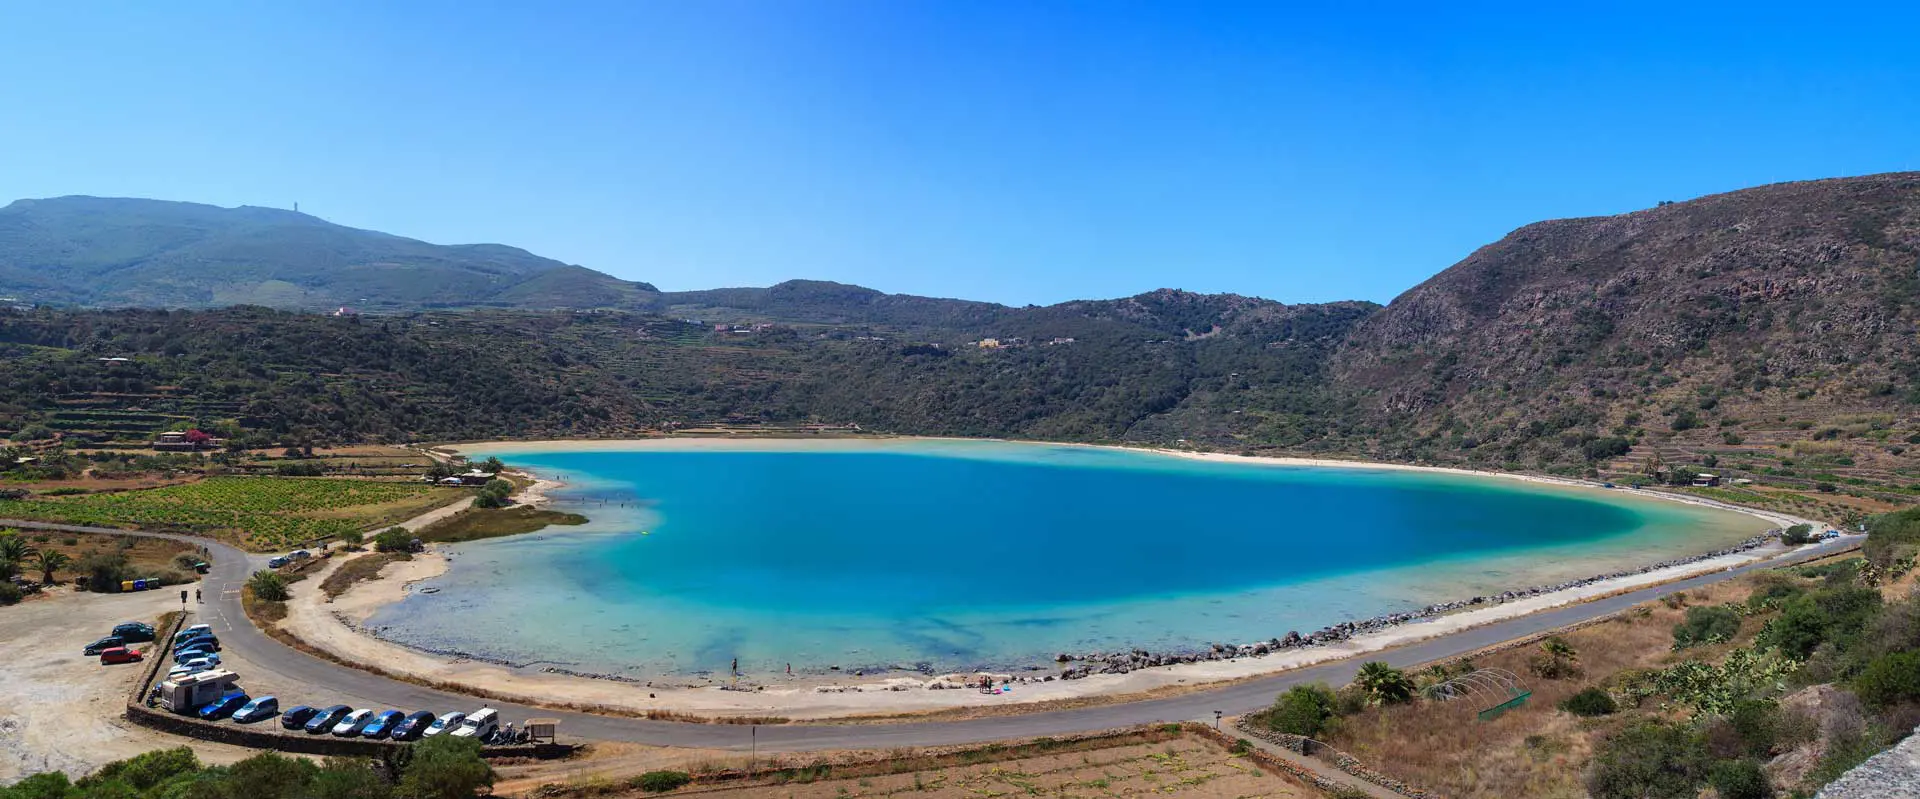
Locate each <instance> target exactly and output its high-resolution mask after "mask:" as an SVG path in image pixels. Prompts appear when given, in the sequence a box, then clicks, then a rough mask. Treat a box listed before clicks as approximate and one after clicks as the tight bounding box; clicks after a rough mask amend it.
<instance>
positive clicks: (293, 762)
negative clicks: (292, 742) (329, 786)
mask: <svg viewBox="0 0 1920 799" xmlns="http://www.w3.org/2000/svg"><path fill="white" fill-rule="evenodd" d="M319 772H320V767H319V766H316V765H314V764H313V761H311V760H307V759H305V758H298V757H288V756H286V755H283V754H280V753H278V752H262V753H260V754H257V755H254V756H253V757H249V758H247V759H245V760H242V761H240V762H238V763H235V764H233V765H232V766H230V767H228V769H227V774H226V778H225V779H223V780H221V784H220V788H221V791H220V793H219V797H218V799H306V789H307V784H308V783H309V782H311V781H312V780H313V777H314V775H315V774H318V773H319Z"/></svg>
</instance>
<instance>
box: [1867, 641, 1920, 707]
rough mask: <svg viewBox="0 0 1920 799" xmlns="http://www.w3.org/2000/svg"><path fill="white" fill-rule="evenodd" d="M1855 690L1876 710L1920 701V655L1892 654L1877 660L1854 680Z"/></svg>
mask: <svg viewBox="0 0 1920 799" xmlns="http://www.w3.org/2000/svg"><path fill="white" fill-rule="evenodd" d="M1853 687H1854V691H1855V693H1858V694H1859V695H1860V698H1861V699H1862V700H1864V701H1866V703H1867V704H1869V705H1873V706H1875V707H1890V706H1892V705H1896V704H1899V703H1902V702H1911V701H1920V652H1890V653H1888V654H1885V655H1881V656H1880V657H1877V658H1874V659H1873V660H1872V661H1871V662H1869V663H1868V664H1867V667H1866V669H1864V670H1862V671H1861V672H1860V676H1859V677H1857V678H1855V679H1854V682H1853Z"/></svg>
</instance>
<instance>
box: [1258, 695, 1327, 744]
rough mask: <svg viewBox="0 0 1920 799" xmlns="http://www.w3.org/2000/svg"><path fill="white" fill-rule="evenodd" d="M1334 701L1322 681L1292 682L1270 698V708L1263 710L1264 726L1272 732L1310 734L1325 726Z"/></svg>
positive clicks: (1317, 732)
mask: <svg viewBox="0 0 1920 799" xmlns="http://www.w3.org/2000/svg"><path fill="white" fill-rule="evenodd" d="M1336 701H1337V700H1336V699H1335V697H1334V695H1333V690H1332V689H1330V688H1328V687H1327V686H1325V685H1321V684H1317V683H1316V684H1314V685H1296V686H1293V687H1292V688H1288V689H1287V692H1286V693H1283V694H1281V695H1280V697H1279V698H1278V699H1275V700H1274V702H1273V708H1272V709H1270V710H1268V711H1267V726H1268V727H1270V728H1272V729H1273V730H1274V731H1276V732H1285V733H1292V734H1294V735H1304V736H1306V737H1308V738H1312V737H1314V736H1317V735H1319V734H1320V733H1321V732H1322V731H1323V730H1325V729H1326V724H1327V720H1328V719H1331V718H1333V716H1334V704H1335V703H1336Z"/></svg>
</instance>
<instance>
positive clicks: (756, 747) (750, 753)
mask: <svg viewBox="0 0 1920 799" xmlns="http://www.w3.org/2000/svg"><path fill="white" fill-rule="evenodd" d="M759 759H760V725H758V724H751V725H748V726H747V776H753V765H754V762H755V761H757V760H759Z"/></svg>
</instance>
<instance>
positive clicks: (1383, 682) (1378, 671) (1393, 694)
mask: <svg viewBox="0 0 1920 799" xmlns="http://www.w3.org/2000/svg"><path fill="white" fill-rule="evenodd" d="M1353 682H1354V684H1355V685H1358V686H1360V690H1362V691H1365V692H1366V694H1367V696H1368V697H1369V698H1371V699H1372V700H1373V701H1374V702H1375V703H1377V704H1383V705H1385V704H1393V703H1397V702H1405V701H1407V700H1409V699H1412V698H1413V680H1412V679H1409V678H1408V677H1407V674H1406V672H1403V671H1401V670H1399V669H1396V668H1394V667H1392V666H1390V665H1387V664H1386V663H1385V662H1382V661H1378V660H1372V661H1368V662H1366V663H1363V664H1361V665H1360V673H1359V674H1357V675H1355V676H1354V678H1353Z"/></svg>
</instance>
